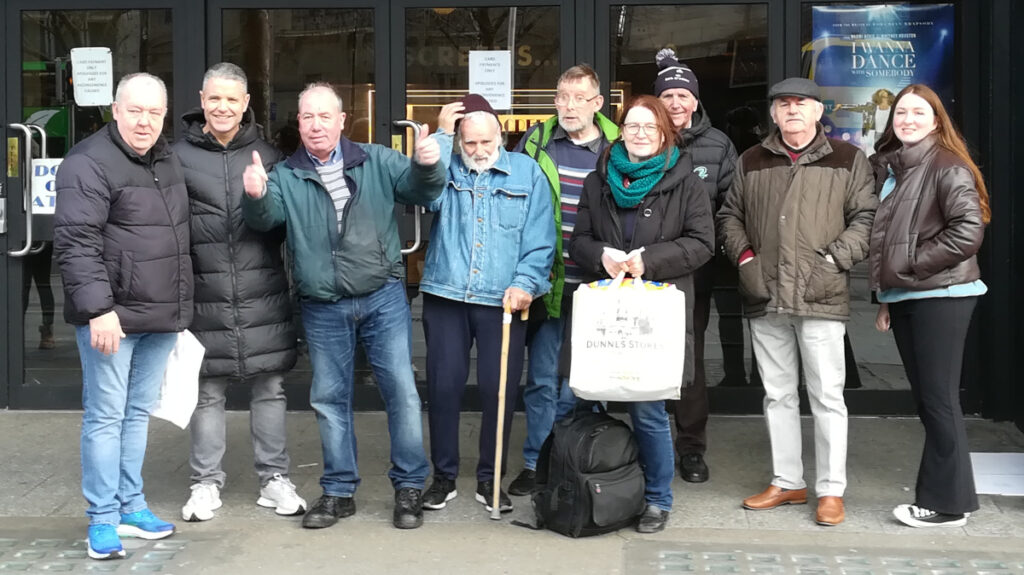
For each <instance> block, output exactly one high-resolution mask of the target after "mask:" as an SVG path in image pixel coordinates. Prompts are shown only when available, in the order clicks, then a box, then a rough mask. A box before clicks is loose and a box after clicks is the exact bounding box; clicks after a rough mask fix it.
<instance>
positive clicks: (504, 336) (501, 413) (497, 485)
mask: <svg viewBox="0 0 1024 575" xmlns="http://www.w3.org/2000/svg"><path fill="white" fill-rule="evenodd" d="M521 314H522V315H521V316H520V317H521V318H522V320H523V321H526V320H528V319H529V318H530V308H529V307H527V308H526V309H524V310H523V311H522V312H521ZM511 328H512V306H511V304H508V303H506V304H505V313H504V314H502V316H501V367H500V368H499V369H500V371H499V372H498V373H499V376H498V425H497V428H496V430H495V432H494V433H495V436H496V437H495V438H494V492H493V494H492V495H493V497H492V499H491V519H495V520H500V519H501V450H502V443H503V442H504V440H505V433H504V432H505V383H506V381H507V380H508V340H509V337H510V336H509V331H510V330H511Z"/></svg>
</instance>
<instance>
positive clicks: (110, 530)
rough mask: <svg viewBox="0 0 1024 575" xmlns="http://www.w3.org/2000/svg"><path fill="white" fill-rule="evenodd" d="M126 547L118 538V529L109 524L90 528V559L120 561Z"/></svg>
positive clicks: (100, 524)
mask: <svg viewBox="0 0 1024 575" xmlns="http://www.w3.org/2000/svg"><path fill="white" fill-rule="evenodd" d="M124 555H125V553H124V547H122V546H121V539H120V538H119V537H118V536H117V528H116V527H114V526H113V525H110V524H109V523H99V524H96V525H90V526H89V557H91V558H93V559H120V558H122V557H124Z"/></svg>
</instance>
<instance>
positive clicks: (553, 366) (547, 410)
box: [523, 317, 576, 469]
mask: <svg viewBox="0 0 1024 575" xmlns="http://www.w3.org/2000/svg"><path fill="white" fill-rule="evenodd" d="M564 328H565V321H564V320H563V319H562V318H560V317H555V318H548V319H546V320H544V321H543V322H542V323H541V324H540V327H538V328H537V332H536V333H535V334H533V339H532V340H531V341H530V362H529V364H528V365H527V368H526V387H525V388H524V389H523V403H524V404H525V405H526V440H525V441H524V442H523V462H524V465H523V466H524V467H525V468H526V469H537V456H538V455H539V454H540V448H541V446H542V445H544V440H545V439H547V438H548V435H549V434H550V433H551V427H552V426H553V425H554V423H555V419H556V418H561V417H563V416H565V415H566V414H568V413H569V412H570V411H572V407H573V405H575V403H576V396H574V395H573V394H572V391H571V390H570V389H569V381H568V379H564V380H563V379H562V378H560V377H558V356H559V354H560V353H561V351H562V330H563V329H564Z"/></svg>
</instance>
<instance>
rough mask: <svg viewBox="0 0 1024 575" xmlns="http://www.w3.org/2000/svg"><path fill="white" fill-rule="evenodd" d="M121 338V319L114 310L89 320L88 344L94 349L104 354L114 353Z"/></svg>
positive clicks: (122, 335)
mask: <svg viewBox="0 0 1024 575" xmlns="http://www.w3.org/2000/svg"><path fill="white" fill-rule="evenodd" d="M123 338H124V332H123V331H121V320H120V319H118V317H117V313H116V312H114V311H108V312H107V313H105V314H103V315H101V316H97V317H94V318H92V319H90V320H89V344H90V345H92V347H93V349H95V350H96V351H98V352H100V353H102V354H104V355H114V354H115V353H117V350H118V349H119V348H120V347H121V339H123Z"/></svg>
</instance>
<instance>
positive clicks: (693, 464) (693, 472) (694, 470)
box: [679, 453, 708, 483]
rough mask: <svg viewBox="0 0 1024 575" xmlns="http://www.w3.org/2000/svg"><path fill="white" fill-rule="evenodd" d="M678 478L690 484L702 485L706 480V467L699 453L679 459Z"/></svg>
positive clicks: (688, 454) (689, 454)
mask: <svg viewBox="0 0 1024 575" xmlns="http://www.w3.org/2000/svg"><path fill="white" fill-rule="evenodd" d="M679 476H680V477H682V478H683V481H688V482H690V483H704V482H705V481H707V480H708V465H707V464H706V463H704V456H703V455H701V454H699V453H687V454H686V455H683V456H682V457H680V458H679Z"/></svg>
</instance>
